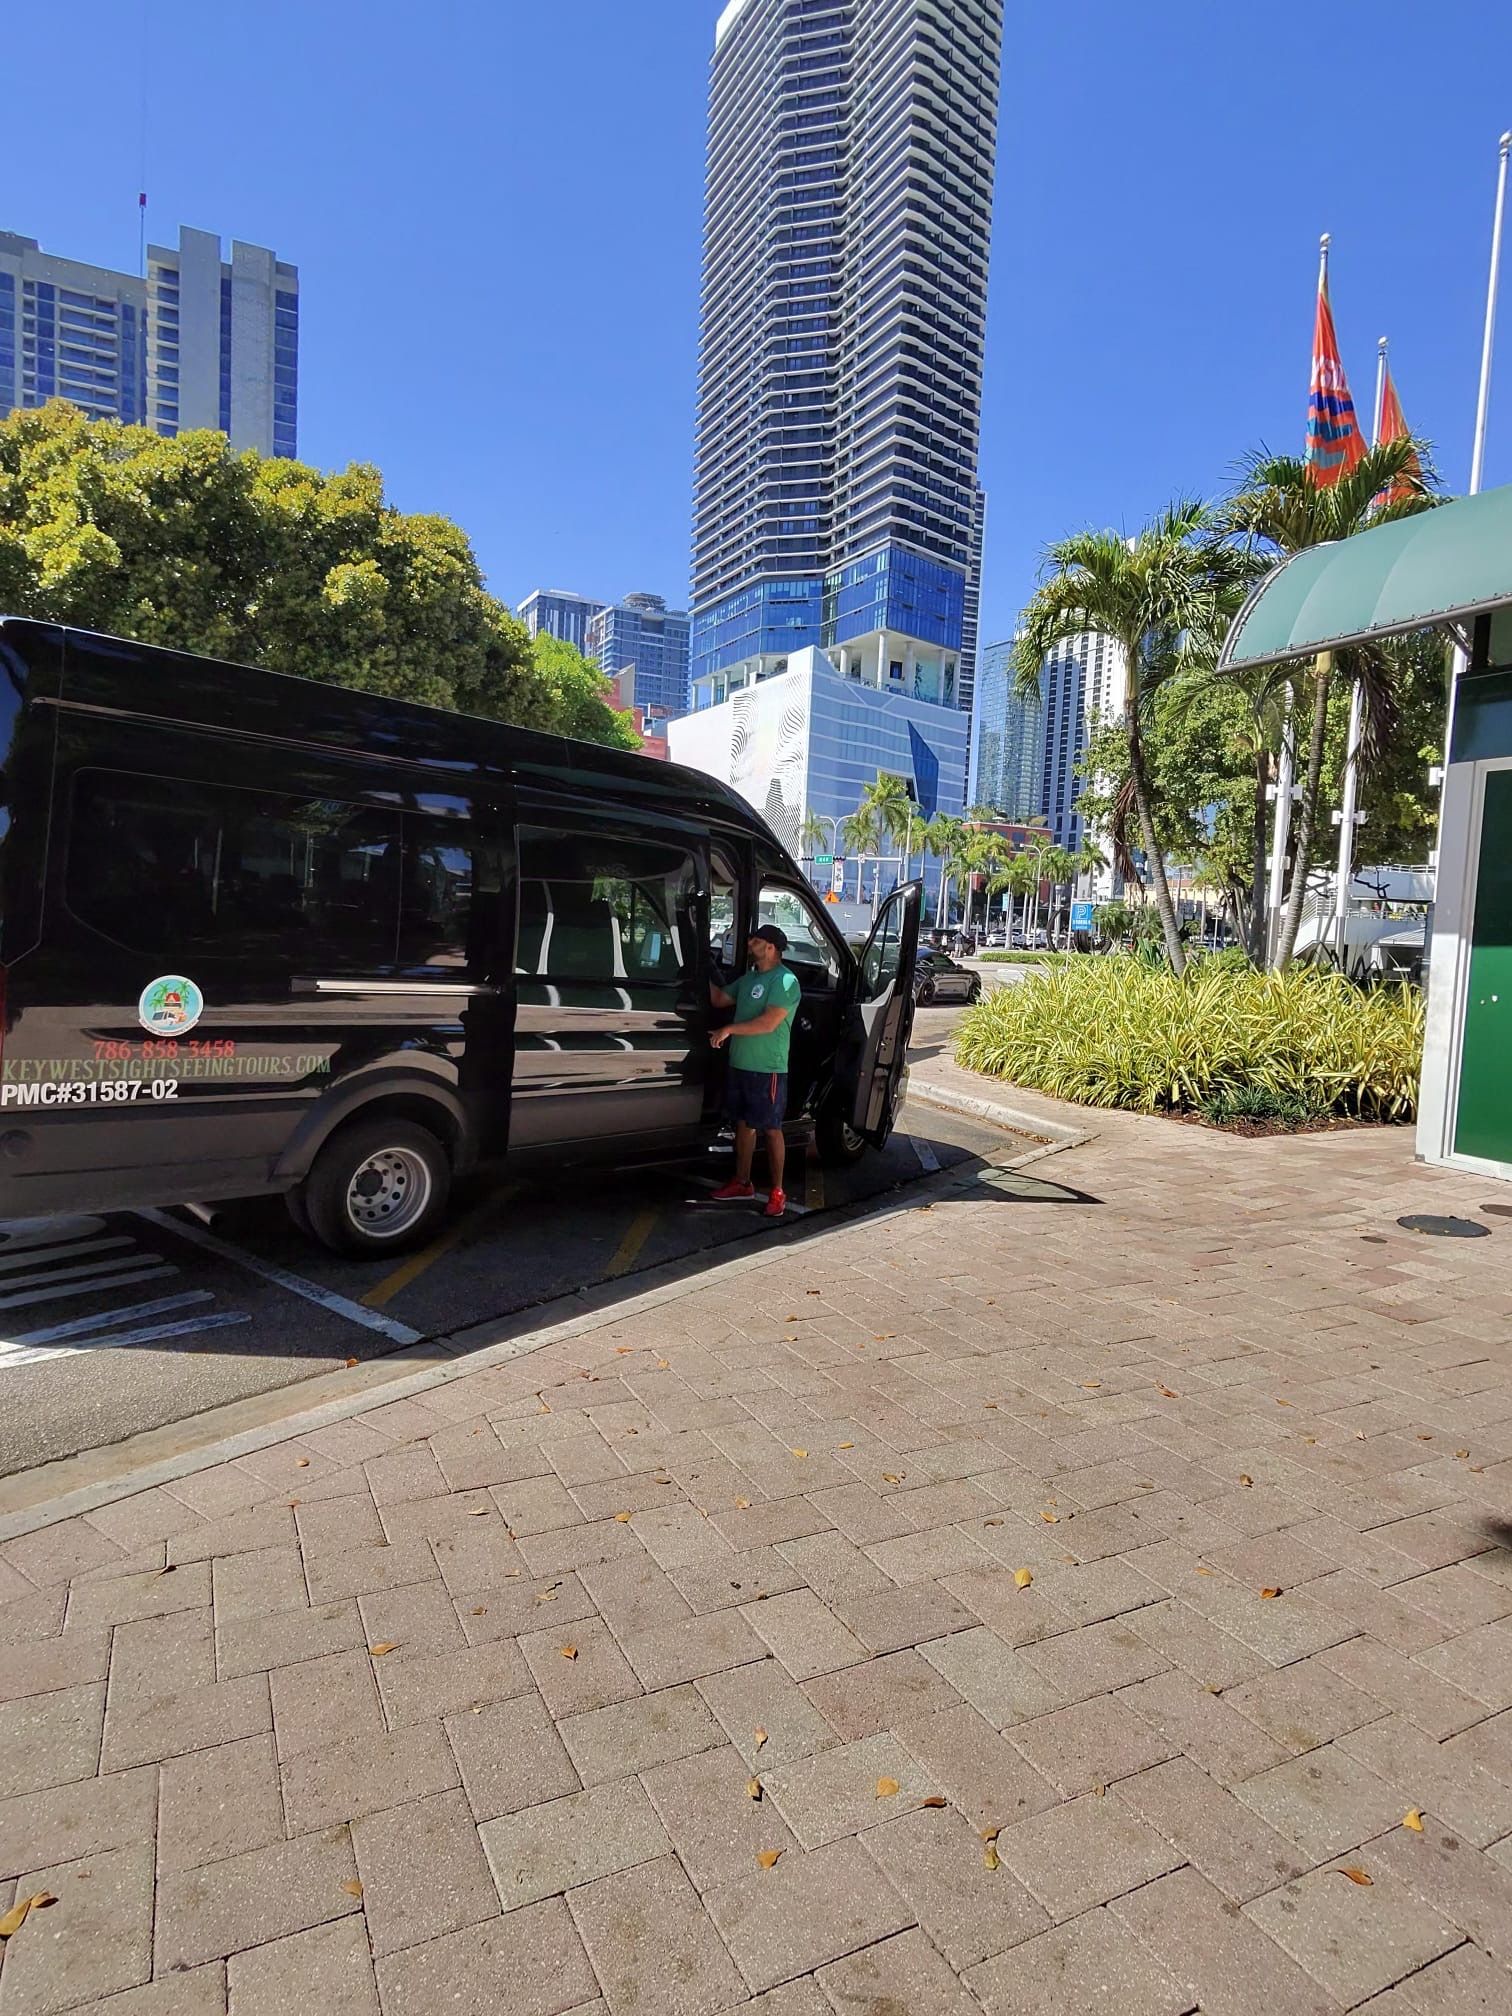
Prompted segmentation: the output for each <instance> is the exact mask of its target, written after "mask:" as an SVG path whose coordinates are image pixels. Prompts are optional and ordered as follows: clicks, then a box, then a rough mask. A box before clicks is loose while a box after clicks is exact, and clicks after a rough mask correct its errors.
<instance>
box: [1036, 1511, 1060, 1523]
mask: <svg viewBox="0 0 1512 2016" xmlns="http://www.w3.org/2000/svg"><path fill="white" fill-rule="evenodd" d="M1040 1517H1041V1519H1043V1520H1044V1522H1045V1524H1046V1525H1047V1526H1059V1524H1060V1514H1059V1512H1041V1514H1040Z"/></svg>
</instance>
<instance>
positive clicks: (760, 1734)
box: [756, 1729, 767, 1750]
mask: <svg viewBox="0 0 1512 2016" xmlns="http://www.w3.org/2000/svg"><path fill="white" fill-rule="evenodd" d="M766 1740H767V1732H766V1731H765V1729H758V1730H757V1731H756V1748H757V1749H758V1750H759V1749H760V1748H761V1746H762V1744H763V1743H765V1741H766Z"/></svg>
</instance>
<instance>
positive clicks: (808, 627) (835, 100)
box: [692, 0, 1003, 706]
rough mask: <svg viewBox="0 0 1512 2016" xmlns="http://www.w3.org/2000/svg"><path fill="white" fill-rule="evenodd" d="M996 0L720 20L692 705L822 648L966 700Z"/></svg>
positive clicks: (774, 5) (730, 14)
mask: <svg viewBox="0 0 1512 2016" xmlns="http://www.w3.org/2000/svg"><path fill="white" fill-rule="evenodd" d="M1002 29H1003V5H1002V0H730V4H729V5H728V6H727V7H726V8H725V10H724V12H723V14H722V15H721V16H720V17H719V22H718V26H717V28H716V30H715V46H714V56H713V62H712V73H711V82H710V95H709V137H708V172H707V188H706V197H705V219H704V247H703V302H702V332H701V346H700V361H699V412H698V437H697V446H696V458H695V498H694V538H693V608H692V619H693V634H692V672H693V678H694V682H695V690H696V693H697V700H698V704H699V705H701V706H708V705H714V704H718V703H719V702H721V701H722V700H724V699H725V698H726V697H727V696H728V694H729V693H730V692H732V691H735V690H738V689H739V688H741V687H743V686H746V685H749V684H751V683H753V682H754V681H756V680H758V679H762V678H766V677H768V676H770V675H772V674H774V673H778V672H781V671H783V670H784V669H786V663H787V659H788V657H789V654H790V653H793V652H796V651H798V650H801V649H802V648H803V647H805V646H811V645H817V646H820V647H822V648H823V650H824V651H825V653H826V654H827V655H828V657H829V659H830V661H831V663H832V665H833V666H834V668H835V669H836V670H837V671H839V672H840V673H841V674H842V675H843V676H846V677H850V678H854V679H858V680H860V681H862V682H863V683H865V684H867V685H871V686H876V687H880V688H881V689H882V690H884V691H890V692H893V693H898V694H902V695H904V696H906V697H908V698H911V699H919V700H926V701H933V702H936V703H939V704H944V705H951V706H958V705H961V704H962V703H963V702H964V701H966V700H968V699H969V671H970V667H969V659H968V656H967V654H968V652H969V650H970V648H971V647H972V646H973V644H974V639H973V638H972V637H971V636H970V635H969V634H968V632H969V630H970V628H971V617H974V613H975V612H974V610H972V611H971V612H970V616H968V609H967V602H968V576H969V575H970V574H971V573H972V562H973V533H974V528H975V534H976V538H977V540H978V541H979V539H980V522H981V521H980V512H981V504H980V502H979V492H978V487H977V442H978V435H979V431H980V423H981V396H982V355H983V340H984V332H985V320H986V291H987V256H988V241H989V236H990V226H991V212H992V178H993V161H994V153H995V148H996V138H997V107H998V84H999V72H1000V68H1001V58H1002Z"/></svg>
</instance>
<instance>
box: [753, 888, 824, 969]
mask: <svg viewBox="0 0 1512 2016" xmlns="http://www.w3.org/2000/svg"><path fill="white" fill-rule="evenodd" d="M756 910H757V922H758V923H761V924H778V925H780V926H781V927H782V929H783V931H784V932H785V933H786V934H787V941H788V942H787V950H786V952H784V953H783V955H782V960H783V964H784V965H785V966H791V967H792V969H793V971H794V972H795V973H796V974H797V975H798V979H799V983H800V985H802V986H804V987H808V988H812V989H814V990H816V991H819V992H825V993H828V992H831V991H832V990H833V989H834V988H836V987H838V986H839V984H840V955H839V953H837V952H836V950H835V948H834V946H833V945H832V944H831V943H830V941H829V938H828V937H827V935H826V934H825V930H824V927H823V925H822V924H820V923H818V922H817V920H816V917H815V906H814V905H813V903H812V902H811V901H810V900H809V898H807V897H806V896H803V895H802V894H800V893H799V891H798V890H796V889H789V888H786V887H784V886H781V885H778V884H773V883H771V882H764V883H763V884H762V887H761V895H760V897H759V898H758V899H757V904H756ZM742 950H744V948H743V947H742ZM742 963H743V962H742Z"/></svg>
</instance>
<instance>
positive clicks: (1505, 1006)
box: [1454, 770, 1512, 1163]
mask: <svg viewBox="0 0 1512 2016" xmlns="http://www.w3.org/2000/svg"><path fill="white" fill-rule="evenodd" d="M1454 1152H1455V1154H1456V1155H1479V1156H1482V1157H1483V1158H1484V1159H1485V1160H1486V1161H1488V1162H1509V1163H1512V770H1490V771H1488V772H1487V773H1486V798H1485V806H1484V809H1483V811H1482V813H1481V836H1480V865H1479V867H1478V869H1477V871H1476V878H1475V922H1474V924H1473V925H1472V926H1471V931H1470V987H1469V993H1468V998H1467V1000H1466V1003H1465V1041H1464V1046H1463V1049H1462V1050H1461V1053H1460V1080H1459V1107H1458V1111H1457V1112H1456V1114H1455V1125H1454Z"/></svg>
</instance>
